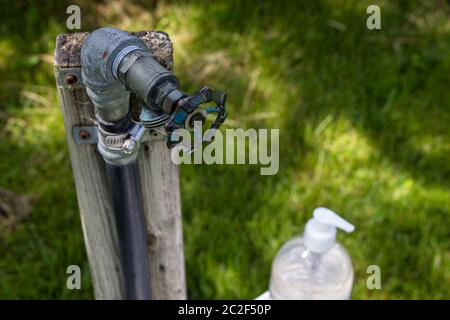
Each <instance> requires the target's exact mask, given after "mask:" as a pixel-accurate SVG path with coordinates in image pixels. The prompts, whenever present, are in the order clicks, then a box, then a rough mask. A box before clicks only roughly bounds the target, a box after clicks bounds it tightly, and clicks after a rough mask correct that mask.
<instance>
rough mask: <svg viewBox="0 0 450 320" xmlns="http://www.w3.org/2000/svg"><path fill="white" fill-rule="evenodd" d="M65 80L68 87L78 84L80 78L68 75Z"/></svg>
mask: <svg viewBox="0 0 450 320" xmlns="http://www.w3.org/2000/svg"><path fill="white" fill-rule="evenodd" d="M64 80H65V81H66V83H67V84H68V85H70V86H71V85H74V84H75V83H77V81H78V78H77V76H75V75H73V74H68V75H67V76H66V77H65V78H64Z"/></svg>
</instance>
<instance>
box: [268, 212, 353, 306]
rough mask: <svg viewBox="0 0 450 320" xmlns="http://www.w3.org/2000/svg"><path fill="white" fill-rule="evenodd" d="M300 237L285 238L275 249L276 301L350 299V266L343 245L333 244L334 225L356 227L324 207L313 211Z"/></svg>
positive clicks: (273, 285) (272, 282)
mask: <svg viewBox="0 0 450 320" xmlns="http://www.w3.org/2000/svg"><path fill="white" fill-rule="evenodd" d="M313 216H314V217H313V218H312V219H310V220H309V221H308V222H307V223H306V226H305V233H304V236H303V237H296V238H293V239H292V240H290V241H288V242H287V243H286V244H285V245H284V246H283V247H282V248H281V249H280V251H279V252H278V254H277V256H276V258H275V260H274V262H273V265H272V276H271V279H270V289H269V291H270V298H271V299H275V300H290V299H293V300H329V299H331V300H344V299H350V297H351V290H352V285H353V268H352V264H351V261H350V257H349V256H348V255H347V253H346V251H345V250H344V248H343V247H342V246H341V245H339V244H338V243H336V228H340V229H342V230H344V231H346V232H352V231H353V230H354V229H355V227H354V226H353V225H352V224H350V223H349V222H347V221H345V220H344V219H342V218H341V217H340V216H338V215H337V214H336V213H334V212H333V211H331V210H329V209H327V208H317V209H315V210H314V214H313Z"/></svg>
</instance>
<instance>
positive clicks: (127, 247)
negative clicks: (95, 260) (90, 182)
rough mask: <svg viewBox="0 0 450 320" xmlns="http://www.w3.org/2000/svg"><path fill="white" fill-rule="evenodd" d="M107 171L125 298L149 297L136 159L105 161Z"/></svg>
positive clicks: (144, 224) (142, 211)
mask: <svg viewBox="0 0 450 320" xmlns="http://www.w3.org/2000/svg"><path fill="white" fill-rule="evenodd" d="M106 174H107V178H108V184H109V188H110V192H111V195H112V198H113V199H112V200H113V205H114V211H115V216H116V221H117V231H118V237H119V247H120V255H121V263H122V269H123V275H124V284H125V299H127V300H149V299H150V298H151V290H150V267H149V262H148V253H147V232H146V227H145V226H146V223H145V214H144V208H143V201H142V193H141V186H140V180H139V170H138V165H137V162H136V161H134V162H132V163H130V164H127V165H122V166H115V165H111V164H108V163H106Z"/></svg>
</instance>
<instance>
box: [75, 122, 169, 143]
mask: <svg viewBox="0 0 450 320" xmlns="http://www.w3.org/2000/svg"><path fill="white" fill-rule="evenodd" d="M163 131H164V128H163V127H161V128H156V129H150V130H147V132H146V133H145V135H144V138H143V139H142V141H141V142H142V143H143V142H149V141H163V140H165V139H166V135H165V134H163V133H162V132H163ZM72 138H73V141H74V142H75V144H97V142H98V127H97V126H74V127H72Z"/></svg>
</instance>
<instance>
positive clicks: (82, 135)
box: [78, 130, 91, 140]
mask: <svg viewBox="0 0 450 320" xmlns="http://www.w3.org/2000/svg"><path fill="white" fill-rule="evenodd" d="M78 136H79V137H80V139H83V140H86V139H89V138H90V136H91V133H90V132H89V131H87V130H80V132H79V133H78Z"/></svg>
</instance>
